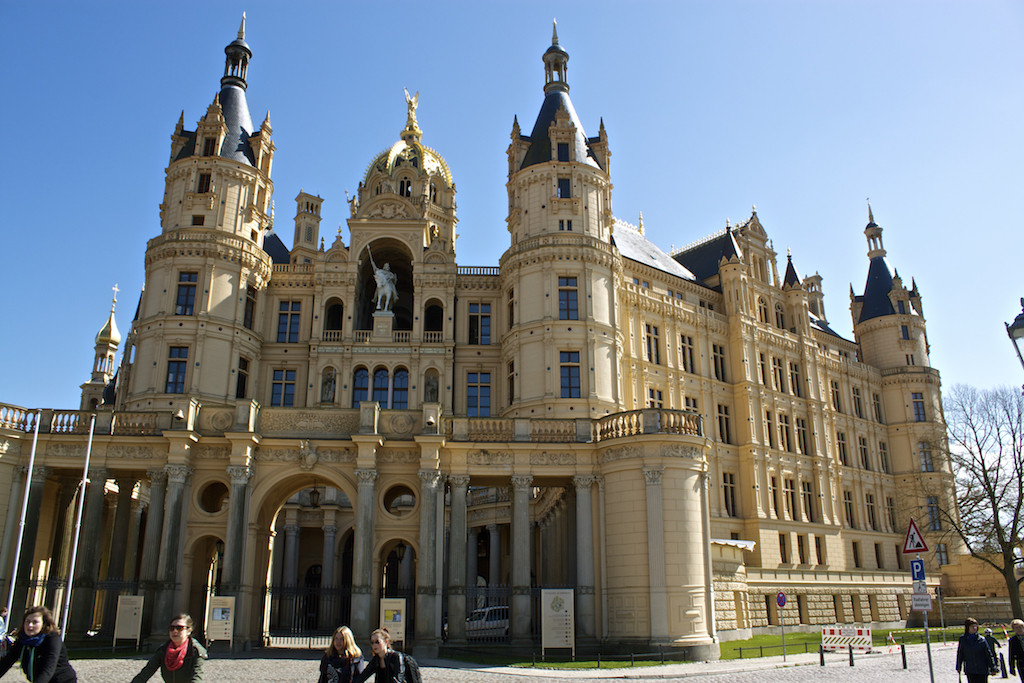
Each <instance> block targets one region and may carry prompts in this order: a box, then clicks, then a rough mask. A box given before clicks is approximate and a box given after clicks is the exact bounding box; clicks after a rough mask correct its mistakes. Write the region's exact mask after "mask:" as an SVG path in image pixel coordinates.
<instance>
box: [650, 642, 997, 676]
mask: <svg viewBox="0 0 1024 683" xmlns="http://www.w3.org/2000/svg"><path fill="white" fill-rule="evenodd" d="M658 654H660V655H661V663H662V664H664V663H665V650H664V648H662V647H661V645H659V646H658ZM1004 671H1005V669H1004ZM1004 678H1005V676H1004Z"/></svg>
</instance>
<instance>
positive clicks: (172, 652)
mask: <svg viewBox="0 0 1024 683" xmlns="http://www.w3.org/2000/svg"><path fill="white" fill-rule="evenodd" d="M192 626H193V622H192V617H190V616H189V615H187V614H179V615H178V616H176V617H174V618H173V619H171V626H170V629H171V631H170V640H168V641H167V642H166V643H164V644H163V645H161V646H160V647H159V648H157V650H156V654H154V655H153V657H152V658H151V659H150V660H149V662H148V663H147V664H146V668H144V669H143V670H142V671H141V672H139V675H138V676H136V677H135V678H133V679H132V683H145V682H146V681H148V680H149V679H150V678H152V677H153V674H155V673H156V670H157V669H160V675H161V676H162V677H163V679H164V683H194V682H195V681H202V680H203V660H204V659H206V650H205V649H204V648H203V646H202V645H200V644H199V643H198V642H196V640H195V639H194V638H193V637H192Z"/></svg>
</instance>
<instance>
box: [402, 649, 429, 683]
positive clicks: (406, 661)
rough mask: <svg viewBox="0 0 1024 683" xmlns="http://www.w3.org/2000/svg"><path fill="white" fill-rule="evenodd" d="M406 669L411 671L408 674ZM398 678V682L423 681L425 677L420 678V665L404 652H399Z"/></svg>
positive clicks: (421, 682)
mask: <svg viewBox="0 0 1024 683" xmlns="http://www.w3.org/2000/svg"><path fill="white" fill-rule="evenodd" d="M406 669H408V671H409V673H408V675H406V673H405V672H406ZM396 680H397V683H423V679H422V678H420V665H419V664H417V663H416V660H415V659H413V658H412V657H410V656H409V655H407V654H405V653H403V652H399V653H398V678H397V679H396Z"/></svg>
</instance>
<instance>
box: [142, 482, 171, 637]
mask: <svg viewBox="0 0 1024 683" xmlns="http://www.w3.org/2000/svg"><path fill="white" fill-rule="evenodd" d="M146 474H147V476H149V510H148V511H147V513H146V530H145V535H144V537H143V539H142V540H143V546H142V563H141V564H140V565H139V589H140V591H142V594H143V595H145V604H144V605H143V609H142V632H143V633H152V632H153V631H152V625H153V612H154V611H155V609H156V589H157V585H156V568H157V560H158V559H159V557H160V536H161V530H162V529H163V523H164V497H165V494H166V492H167V472H166V471H164V470H162V469H159V470H147V471H146ZM168 616H173V615H168ZM161 619H162V617H161ZM157 623H161V622H160V621H159V620H158V622H157Z"/></svg>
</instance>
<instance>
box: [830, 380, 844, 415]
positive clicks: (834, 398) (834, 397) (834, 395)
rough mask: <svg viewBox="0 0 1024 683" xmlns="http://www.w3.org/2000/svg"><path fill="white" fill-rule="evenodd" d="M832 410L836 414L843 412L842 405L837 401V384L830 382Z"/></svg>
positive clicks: (833, 381)
mask: <svg viewBox="0 0 1024 683" xmlns="http://www.w3.org/2000/svg"><path fill="white" fill-rule="evenodd" d="M832 408H833V410H835V411H836V412H837V413H841V412H843V404H842V402H841V401H840V400H839V382H837V381H835V380H832Z"/></svg>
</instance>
